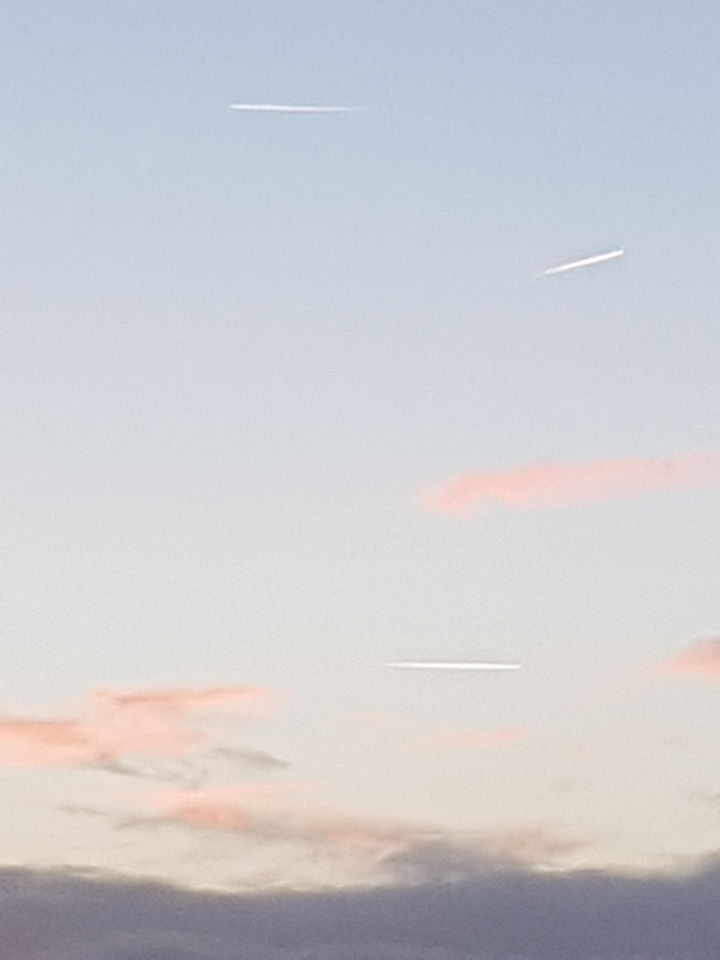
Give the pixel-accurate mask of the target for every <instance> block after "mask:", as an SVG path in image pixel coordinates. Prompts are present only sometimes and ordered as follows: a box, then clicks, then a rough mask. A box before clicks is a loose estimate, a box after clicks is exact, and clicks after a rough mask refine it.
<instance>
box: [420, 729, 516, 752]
mask: <svg viewBox="0 0 720 960" xmlns="http://www.w3.org/2000/svg"><path fill="white" fill-rule="evenodd" d="M525 736H526V732H525V731H524V730H521V729H519V728H517V727H500V728H498V729H496V730H472V729H465V730H463V729H451V730H435V731H433V732H432V733H427V734H423V736H421V737H418V738H417V739H416V741H415V744H416V745H417V746H418V747H421V748H423V749H426V750H434V751H437V752H440V753H445V752H452V751H455V750H487V749H492V748H493V747H507V746H511V745H512V744H515V743H518V741H520V740H522V739H524V737H525Z"/></svg>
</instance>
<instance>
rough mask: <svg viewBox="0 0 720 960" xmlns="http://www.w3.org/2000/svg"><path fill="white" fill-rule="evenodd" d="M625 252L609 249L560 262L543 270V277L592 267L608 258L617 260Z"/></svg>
mask: <svg viewBox="0 0 720 960" xmlns="http://www.w3.org/2000/svg"><path fill="white" fill-rule="evenodd" d="M624 253H625V251H624V250H611V251H610V253H598V254H597V255H596V256H594V257H585V259H584V260H573V261H572V262H571V263H562V264H560V266H559V267H550V269H549V270H543V271H542V276H543V277H551V276H552V275H553V274H554V273H566V272H567V271H568V270H579V269H580V268H581V267H594V266H595V264H596V263H606V262H607V261H608V260H617V258H618V257H622V256H623V254H624Z"/></svg>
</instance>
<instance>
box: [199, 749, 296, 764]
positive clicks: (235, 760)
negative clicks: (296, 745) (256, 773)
mask: <svg viewBox="0 0 720 960" xmlns="http://www.w3.org/2000/svg"><path fill="white" fill-rule="evenodd" d="M210 755H211V756H212V757H218V758H219V759H220V760H225V761H226V762H227V763H229V764H231V765H232V766H237V767H240V768H243V767H266V768H275V769H283V768H284V767H288V766H289V764H288V762H287V760H281V759H280V758H279V757H276V756H274V755H273V754H272V753H268V752H267V751H266V750H251V749H249V748H242V747H217V748H216V749H215V750H213V751H212V753H211V754H210Z"/></svg>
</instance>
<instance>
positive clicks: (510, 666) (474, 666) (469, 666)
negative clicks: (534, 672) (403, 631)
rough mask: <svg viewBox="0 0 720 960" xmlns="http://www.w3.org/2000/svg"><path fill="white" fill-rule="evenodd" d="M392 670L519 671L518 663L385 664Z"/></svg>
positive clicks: (422, 661) (406, 661) (409, 661)
mask: <svg viewBox="0 0 720 960" xmlns="http://www.w3.org/2000/svg"><path fill="white" fill-rule="evenodd" d="M385 666H386V667H391V668H393V669H394V670H487V671H490V670H519V669H520V667H521V664H519V663H482V662H481V663H463V662H462V661H454V662H441V661H436V660H434V661H433V660H431V661H426V660H401V661H398V662H396V663H386V664H385Z"/></svg>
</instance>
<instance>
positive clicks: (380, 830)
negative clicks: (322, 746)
mask: <svg viewBox="0 0 720 960" xmlns="http://www.w3.org/2000/svg"><path fill="white" fill-rule="evenodd" d="M295 786H296V785H286V786H285V788H281V789H278V787H277V786H276V785H273V784H254V785H253V784H250V785H244V786H242V787H241V788H238V787H231V788H223V789H217V788H216V789H211V790H208V789H204V790H196V791H165V792H164V793H163V794H158V795H156V796H155V797H154V799H153V808H154V815H153V816H149V817H147V816H146V817H138V818H136V819H129V820H127V821H126V822H125V824H124V826H126V827H146V828H147V827H150V828H152V827H153V826H162V825H175V826H179V827H184V828H186V829H189V830H193V831H199V832H206V831H209V832H221V833H222V832H225V833H232V834H235V835H239V836H242V837H244V838H246V839H248V840H254V841H257V842H261V843H271V844H277V843H280V844H290V845H299V846H305V847H308V848H310V849H311V850H314V851H315V852H316V853H317V854H319V855H323V856H331V857H332V856H342V857H345V856H351V857H353V858H356V859H357V861H358V863H363V862H364V863H365V864H367V865H372V866H373V867H374V868H376V869H380V870H381V871H383V870H387V871H389V872H390V873H391V874H393V873H394V874H397V875H399V876H404V875H407V874H408V873H409V874H411V875H413V876H418V877H423V876H437V875H440V874H442V875H462V874H470V873H472V872H473V871H475V870H476V869H478V868H479V867H480V868H483V867H485V866H487V865H488V864H495V863H515V864H541V863H542V864H545V863H552V862H553V861H554V860H556V859H557V858H558V857H562V856H565V855H567V854H569V853H572V852H574V851H576V850H577V849H579V848H580V847H582V846H587V842H586V841H585V840H579V839H578V838H563V837H558V836H555V835H554V834H552V833H551V832H549V831H548V830H547V829H545V828H544V827H543V826H538V825H530V826H526V827H521V828H510V829H498V830H495V831H492V832H490V833H472V832H467V831H466V832H462V833H457V832H453V831H448V830H446V829H443V828H438V827H432V826H427V825H423V824H418V823H407V822H394V821H389V820H384V819H371V818H367V817H361V816H354V815H352V814H348V813H345V812H338V811H334V810H328V809H318V808H315V809H310V810H308V809H303V808H302V807H300V806H298V805H297V803H296V802H295V800H296V798H295V797H294V796H293V794H294V792H295V789H294V787H295Z"/></svg>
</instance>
